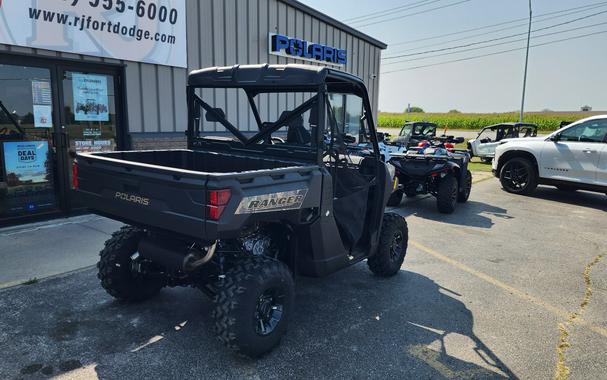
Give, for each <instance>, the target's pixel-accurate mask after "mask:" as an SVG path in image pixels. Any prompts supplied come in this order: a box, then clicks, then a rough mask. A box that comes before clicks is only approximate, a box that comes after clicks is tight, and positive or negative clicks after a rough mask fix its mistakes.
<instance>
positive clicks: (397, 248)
mask: <svg viewBox="0 0 607 380" xmlns="http://www.w3.org/2000/svg"><path fill="white" fill-rule="evenodd" d="M402 251H403V235H402V234H401V233H400V232H398V233H396V234H394V239H392V245H391V246H390V258H391V259H392V261H397V260H398V259H399V258H400V255H401V252H402Z"/></svg>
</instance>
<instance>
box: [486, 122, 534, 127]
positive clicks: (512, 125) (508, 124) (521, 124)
mask: <svg viewBox="0 0 607 380" xmlns="http://www.w3.org/2000/svg"><path fill="white" fill-rule="evenodd" d="M497 127H536V128H537V125H535V124H532V123H513V122H512V123H497V124H493V125H488V126H486V127H484V128H483V129H485V128H497Z"/></svg>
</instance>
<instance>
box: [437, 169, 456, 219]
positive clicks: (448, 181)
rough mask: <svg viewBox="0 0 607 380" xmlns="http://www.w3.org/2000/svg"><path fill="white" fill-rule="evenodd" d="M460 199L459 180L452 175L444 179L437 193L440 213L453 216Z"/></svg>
mask: <svg viewBox="0 0 607 380" xmlns="http://www.w3.org/2000/svg"><path fill="white" fill-rule="evenodd" d="M457 198H458V189H457V179H455V177H454V176H452V175H447V176H445V177H444V178H442V179H441V180H440V182H439V184H438V191H437V192H436V205H437V207H438V211H440V212H442V213H443V214H451V213H452V212H453V211H455V205H456V203H457Z"/></svg>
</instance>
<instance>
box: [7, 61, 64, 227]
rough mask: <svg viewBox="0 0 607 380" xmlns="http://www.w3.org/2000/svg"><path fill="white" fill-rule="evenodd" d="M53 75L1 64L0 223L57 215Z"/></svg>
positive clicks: (24, 67)
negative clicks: (53, 213) (52, 213)
mask: <svg viewBox="0 0 607 380" xmlns="http://www.w3.org/2000/svg"><path fill="white" fill-rule="evenodd" d="M53 115H54V113H53V87H52V82H51V70H50V68H45V67H32V66H23V65H17V64H1V63H0V223H1V222H4V221H7V220H11V219H13V218H16V217H23V216H28V215H33V214H39V213H45V212H52V211H56V210H57V209H58V207H59V204H58V186H57V182H58V181H57V169H58V164H57V160H56V155H55V152H56V147H55V144H54V141H53V132H54V124H55V123H54V122H53Z"/></svg>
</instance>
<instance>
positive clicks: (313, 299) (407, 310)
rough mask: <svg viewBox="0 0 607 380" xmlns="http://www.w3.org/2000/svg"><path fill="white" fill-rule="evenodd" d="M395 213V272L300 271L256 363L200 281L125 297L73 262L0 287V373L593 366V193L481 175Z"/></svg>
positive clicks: (589, 371) (288, 373)
mask: <svg viewBox="0 0 607 380" xmlns="http://www.w3.org/2000/svg"><path fill="white" fill-rule="evenodd" d="M395 210H396V211H398V212H399V213H401V214H402V215H404V216H405V217H406V219H407V221H408V223H409V229H410V245H409V251H408V255H407V258H406V260H405V265H404V266H403V269H402V272H401V273H400V274H399V275H397V276H395V277H393V278H390V279H379V278H376V277H374V276H372V275H371V273H370V272H369V271H368V270H367V268H366V265H365V264H364V263H361V264H358V265H356V266H354V267H352V268H349V269H347V270H344V271H342V272H339V273H337V274H335V275H333V276H330V277H328V278H324V279H320V280H319V279H306V278H301V279H298V281H297V298H296V310H295V313H294V318H293V319H292V320H291V324H290V326H289V331H288V333H287V335H286V337H285V338H284V339H283V341H282V344H281V346H279V347H278V348H277V349H276V350H275V351H273V352H272V353H271V354H269V355H267V356H265V357H264V358H262V359H260V360H257V361H252V360H247V359H241V358H236V357H234V356H233V355H232V354H230V353H229V352H227V351H226V350H224V349H223V347H222V346H221V345H220V344H219V343H218V342H217V341H216V340H215V339H214V335H213V333H212V328H211V319H210V310H211V306H212V305H211V302H210V301H209V300H207V299H206V298H205V297H204V296H203V295H202V294H201V293H200V292H198V291H196V290H194V289H166V290H164V291H163V292H162V293H161V295H160V296H159V297H157V298H155V299H154V300H152V301H149V302H146V303H142V304H137V305H124V304H121V303H119V302H116V301H114V300H112V298H110V297H109V296H108V295H107V294H106V293H105V292H104V291H103V290H102V289H101V288H100V286H99V285H98V283H97V279H96V277H95V275H96V273H95V271H94V269H85V270H81V271H76V272H73V273H70V274H67V275H64V276H58V277H53V278H51V279H47V280H44V281H41V282H39V283H36V284H33V285H28V286H18V287H12V288H8V289H4V290H2V291H0V315H2V318H1V319H0V346H2V347H3V350H2V351H0V378H2V379H20V378H23V379H31V378H41V377H47V376H51V375H52V376H59V377H60V378H82V379H89V378H95V376H97V377H98V378H101V379H124V378H153V379H155V378H190V377H195V378H234V379H242V378H252V379H256V378H286V377H292V378H302V379H303V378H305V379H309V378H416V379H430V378H432V379H434V378H468V379H469V378H529V379H546V378H552V377H553V376H554V375H555V373H559V374H561V375H563V374H565V373H566V372H567V371H570V374H571V378H572V379H586V378H594V379H598V378H605V368H607V356H606V355H605V352H607V317H606V316H607V256H606V257H602V256H601V255H603V254H607V239H605V231H606V230H607V218H605V212H606V211H607V197H606V196H605V195H602V194H592V193H585V192H577V193H561V192H559V191H557V190H555V189H552V188H539V189H538V191H537V192H536V194H535V195H534V196H533V197H521V196H513V195H510V194H507V193H505V192H503V191H502V190H501V189H500V187H499V184H498V182H497V181H496V180H495V179H493V178H491V179H488V180H485V181H482V182H480V183H477V184H475V185H474V187H473V192H472V196H471V199H470V201H469V203H467V204H465V205H460V207H459V208H458V209H457V210H456V212H455V214H453V215H449V216H445V215H442V214H439V213H438V212H437V211H436V207H435V202H434V199H433V198H429V197H424V198H419V199H417V198H416V199H413V200H407V201H405V202H404V203H403V204H402V205H401V207H400V208H398V209H395ZM83 244H84V243H83ZM99 248H100V247H99ZM590 290H591V291H590ZM572 313H575V314H573V315H572ZM559 324H562V327H561V328H560V329H559ZM557 346H560V349H557ZM559 357H560V359H559ZM557 368H558V369H557Z"/></svg>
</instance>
